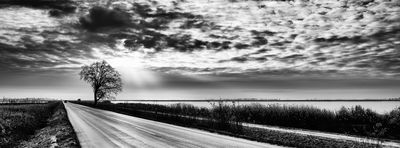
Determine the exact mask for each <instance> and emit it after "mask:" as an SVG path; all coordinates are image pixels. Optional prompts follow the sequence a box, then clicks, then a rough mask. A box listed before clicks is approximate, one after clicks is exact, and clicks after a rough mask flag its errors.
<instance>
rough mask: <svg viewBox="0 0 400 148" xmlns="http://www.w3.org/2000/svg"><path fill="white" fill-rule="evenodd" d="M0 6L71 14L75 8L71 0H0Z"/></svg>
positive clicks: (75, 4)
mask: <svg viewBox="0 0 400 148" xmlns="http://www.w3.org/2000/svg"><path fill="white" fill-rule="evenodd" d="M0 4H5V5H4V6H13V5H19V6H28V7H35V8H44V9H53V10H59V11H61V12H63V13H72V12H74V11H75V10H76V8H77V3H76V2H75V1H72V0H35V1H32V0H2V1H1V2H0Z"/></svg>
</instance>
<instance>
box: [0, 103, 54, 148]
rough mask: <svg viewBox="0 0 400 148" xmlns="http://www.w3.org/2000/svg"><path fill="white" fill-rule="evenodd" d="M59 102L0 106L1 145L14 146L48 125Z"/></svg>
mask: <svg viewBox="0 0 400 148" xmlns="http://www.w3.org/2000/svg"><path fill="white" fill-rule="evenodd" d="M56 106H57V103H55V102H52V103H47V104H29V105H26V104H25V105H1V106H0V147H14V146H15V145H16V144H18V143H19V142H21V141H22V140H26V139H28V138H29V136H30V135H32V134H34V133H35V130H37V129H40V128H43V127H45V126H46V123H47V121H46V120H47V119H48V118H49V117H50V116H51V114H52V112H53V110H54V108H55V107H56Z"/></svg>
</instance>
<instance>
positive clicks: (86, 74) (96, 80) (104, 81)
mask: <svg viewBox="0 0 400 148" xmlns="http://www.w3.org/2000/svg"><path fill="white" fill-rule="evenodd" d="M79 75H80V76H81V80H84V81H86V82H88V83H90V85H91V86H92V88H93V96H94V104H95V105H96V104H97V102H98V101H99V100H102V99H113V98H114V96H113V95H116V94H117V93H119V92H121V91H122V82H121V75H120V74H119V73H118V71H116V70H115V69H114V68H113V67H111V65H110V64H108V63H107V62H106V61H104V60H103V61H101V62H95V63H93V64H91V65H85V66H82V70H81V72H80V73H79Z"/></svg>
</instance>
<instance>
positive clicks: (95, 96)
mask: <svg viewBox="0 0 400 148" xmlns="http://www.w3.org/2000/svg"><path fill="white" fill-rule="evenodd" d="M96 94H97V89H95V90H94V95H93V97H94V105H97V95H96Z"/></svg>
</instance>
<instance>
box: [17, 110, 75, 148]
mask: <svg viewBox="0 0 400 148" xmlns="http://www.w3.org/2000/svg"><path fill="white" fill-rule="evenodd" d="M17 147H18V148H25V147H35V148H42V147H68V148H79V147H80V145H79V141H78V139H77V137H76V134H75V132H74V129H73V128H72V126H71V124H70V122H69V120H68V117H67V112H66V110H65V108H64V105H63V104H62V103H61V102H60V103H58V104H57V106H56V108H55V110H54V113H53V115H52V116H51V117H50V118H49V119H48V120H47V126H46V127H44V128H42V129H40V130H37V131H36V133H35V134H34V135H32V136H31V137H30V139H29V140H26V141H23V142H22V143H20V144H19V145H18V146H17Z"/></svg>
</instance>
